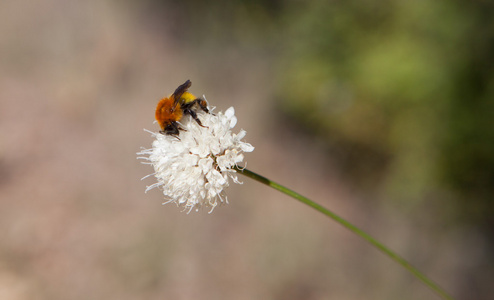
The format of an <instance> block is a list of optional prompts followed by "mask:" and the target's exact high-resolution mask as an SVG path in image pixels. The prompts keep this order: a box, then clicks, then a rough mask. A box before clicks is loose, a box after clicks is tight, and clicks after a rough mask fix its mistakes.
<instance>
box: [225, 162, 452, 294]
mask: <svg viewBox="0 0 494 300" xmlns="http://www.w3.org/2000/svg"><path fill="white" fill-rule="evenodd" d="M234 169H235V170H236V171H237V172H239V173H241V174H243V175H245V176H247V177H250V178H252V179H254V180H257V181H259V182H261V183H264V184H265V185H268V186H270V187H272V188H274V189H276V190H278V191H280V192H282V193H285V194H287V195H288V196H291V197H293V198H295V199H297V200H299V201H300V202H302V203H305V204H307V205H308V206H310V207H312V208H314V209H315V210H317V211H319V212H321V213H323V214H325V215H326V216H328V217H329V218H331V219H333V220H334V221H336V222H338V223H339V224H340V225H342V226H343V227H345V228H347V229H349V230H350V231H352V232H353V233H355V234H356V235H358V236H360V237H361V238H363V239H365V240H366V241H367V242H369V243H370V244H371V245H372V246H374V247H376V248H377V249H379V250H380V251H381V252H383V253H384V254H385V255H387V256H388V257H389V258H391V259H392V260H394V261H395V262H396V263H398V264H400V265H401V266H402V267H404V268H405V269H407V270H408V271H409V272H410V273H412V274H413V275H414V276H415V277H417V278H418V279H420V280H421V281H422V282H423V283H424V284H425V285H427V286H428V287H429V288H431V289H432V290H433V291H434V292H436V293H437V294H438V295H439V296H441V297H442V298H443V299H447V300H453V297H452V296H450V295H449V294H448V293H447V292H446V291H445V290H444V289H442V288H441V287H440V286H439V285H438V284H437V283H434V282H433V281H432V280H431V279H429V278H428V277H427V276H425V275H424V274H422V272H420V271H419V270H418V269H416V268H415V267H413V266H412V265H411V264H410V263H409V262H408V261H406V260H405V259H404V258H402V257H401V256H399V255H398V254H396V253H394V252H393V251H391V250H390V249H388V248H387V247H386V246H384V245H383V244H381V243H379V242H378V241H377V240H375V239H374V238H373V237H371V236H370V235H369V234H367V233H365V232H364V231H362V230H361V229H359V228H358V227H356V226H355V225H353V224H352V223H350V222H348V221H347V220H345V219H343V218H342V217H340V216H338V215H337V214H335V213H334V212H332V211H330V210H329V209H327V208H325V207H323V206H321V205H319V204H317V203H315V202H313V201H312V200H310V199H308V198H306V197H304V196H302V195H300V194H298V193H296V192H294V191H292V190H290V189H288V188H286V187H284V186H282V185H280V184H278V183H276V182H273V181H271V180H269V179H267V178H266V177H263V176H261V175H259V174H256V173H254V172H252V171H249V170H247V169H245V168H241V167H235V168H234Z"/></svg>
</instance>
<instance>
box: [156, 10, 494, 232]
mask: <svg viewBox="0 0 494 300" xmlns="http://www.w3.org/2000/svg"><path fill="white" fill-rule="evenodd" d="M147 3H148V5H149V6H148V8H149V10H148V12H151V14H153V13H155V14H160V13H162V14H163V15H162V16H160V17H161V18H167V19H169V18H172V20H173V22H172V23H173V24H175V25H174V26H172V27H169V28H167V30H168V31H170V32H171V33H172V34H173V35H174V36H175V37H177V40H178V41H180V40H183V41H184V43H188V44H193V45H195V46H196V47H195V48H194V47H193V49H196V51H198V52H200V53H201V55H202V57H204V58H205V59H207V58H208V57H210V58H211V60H213V61H214V60H217V59H224V58H222V57H225V53H227V52H228V51H231V50H232V49H241V50H240V51H242V52H243V53H254V54H255V55H257V54H259V55H260V56H259V57H262V58H263V59H266V63H272V62H273V60H274V65H275V66H276V69H275V70H274V71H273V74H274V75H275V76H274V78H273V89H274V90H275V99H276V101H272V102H271V103H272V106H273V110H279V111H280V112H281V113H282V117H283V118H284V119H285V120H287V122H286V124H285V125H286V126H285V127H289V128H290V129H293V130H295V131H296V130H299V131H300V133H303V134H312V135H313V136H314V137H315V138H316V139H317V141H319V142H318V143H317V145H318V146H320V145H321V143H320V141H323V144H325V145H326V146H325V147H326V148H327V149H328V153H329V154H330V155H332V156H334V157H335V160H336V161H338V162H339V163H340V167H341V170H342V171H343V172H344V173H346V174H347V175H348V176H349V178H350V179H351V181H352V182H355V184H357V185H359V186H360V188H361V189H363V190H364V191H368V192H374V193H377V195H379V196H380V197H379V198H384V199H390V200H391V201H393V202H396V203H399V205H400V206H403V207H407V208H413V207H416V206H418V205H419V206H424V205H430V201H429V199H435V200H439V201H440V203H445V204H446V205H447V208H444V210H445V211H446V212H445V214H449V217H451V218H454V219H456V220H459V219H463V220H464V221H472V222H475V223H480V224H483V225H486V224H487V225H489V226H490V225H493V226H494V218H493V217H491V216H493V215H494V204H493V202H494V126H493V124H494V122H493V119H494V5H493V4H491V2H490V1H459V0H457V1H447V0H436V1H425V0H419V1H392V0H384V1H376V0H348V1H337V0H334V1H327V0H310V1H279V0H269V1H265V0H264V1H263V0H256V1H243V0H233V1H226V0H214V1H207V2H204V1H198V0H185V1H176V0H169V1H163V0H162V1H159V0H154V1H153V0H150V1H149V2H147ZM163 7H165V8H166V9H162V8H163ZM219 49H220V50H219ZM215 57H219V58H215ZM238 76H240V77H241V75H238ZM309 146H310V145H309ZM312 146H314V145H312ZM436 202H437V201H436Z"/></svg>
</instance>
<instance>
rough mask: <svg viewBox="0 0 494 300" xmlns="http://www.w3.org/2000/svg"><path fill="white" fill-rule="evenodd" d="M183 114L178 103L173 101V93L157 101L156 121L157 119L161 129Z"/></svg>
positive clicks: (177, 119)
mask: <svg viewBox="0 0 494 300" xmlns="http://www.w3.org/2000/svg"><path fill="white" fill-rule="evenodd" d="M183 114H184V113H183V111H182V110H181V109H180V103H178V102H176V101H175V98H174V97H173V95H171V96H170V97H168V98H163V99H161V100H160V102H158V106H156V114H155V117H156V121H158V124H159V125H160V127H161V130H163V131H164V130H165V128H166V126H167V125H168V124H171V123H172V122H177V121H180V119H182V116H183Z"/></svg>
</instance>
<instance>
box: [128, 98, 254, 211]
mask: <svg viewBox="0 0 494 300" xmlns="http://www.w3.org/2000/svg"><path fill="white" fill-rule="evenodd" d="M198 116H199V119H200V120H201V122H202V124H203V125H204V126H205V127H201V126H199V125H198V124H197V122H196V121H194V120H193V119H192V118H191V117H189V116H187V117H185V118H183V120H182V122H183V124H181V126H182V127H183V128H185V129H186V130H180V134H179V139H178V138H177V137H175V136H172V135H164V134H161V133H153V132H151V133H152V134H153V136H154V137H155V138H156V140H154V142H153V148H152V149H144V150H142V151H141V152H139V153H137V154H138V155H145V156H141V157H139V158H142V159H145V160H147V161H149V164H151V165H153V167H154V171H155V173H153V174H151V175H154V176H155V177H156V179H157V180H158V182H156V183H155V184H153V185H151V186H148V187H147V189H146V192H147V191H148V190H150V189H153V188H155V187H160V188H161V189H162V190H163V194H164V195H165V198H166V199H167V200H169V201H167V202H165V203H169V202H175V203H176V204H177V205H178V206H181V207H183V208H184V209H185V210H188V212H190V211H191V210H192V209H193V208H196V210H199V208H201V207H207V208H210V212H211V211H213V209H214V208H215V207H216V206H217V205H218V204H224V203H228V200H227V197H226V195H225V193H224V189H225V188H226V187H228V182H229V179H230V178H231V179H232V180H233V181H234V182H235V183H240V182H239V181H238V179H237V176H236V171H235V170H234V169H232V168H233V167H235V166H237V164H239V163H241V162H242V161H243V159H244V155H243V153H244V152H252V151H253V150H254V147H253V146H252V145H250V144H248V143H245V142H243V141H242V138H243V137H244V136H245V134H246V132H245V131H244V130H241V131H240V132H239V133H238V134H234V133H233V132H232V128H233V127H235V124H236V123H237V118H236V117H235V111H234V109H233V107H230V108H229V109H227V110H226V112H225V113H224V114H223V113H222V112H219V113H217V114H208V113H199V114H198ZM151 175H148V176H151ZM148 176H146V177H148ZM146 177H145V178H146Z"/></svg>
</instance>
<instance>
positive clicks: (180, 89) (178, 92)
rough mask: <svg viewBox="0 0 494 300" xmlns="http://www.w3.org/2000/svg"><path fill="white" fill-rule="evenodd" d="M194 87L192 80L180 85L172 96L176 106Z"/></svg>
mask: <svg viewBox="0 0 494 300" xmlns="http://www.w3.org/2000/svg"><path fill="white" fill-rule="evenodd" d="M191 85H192V82H190V80H187V81H186V82H185V83H184V84H182V85H180V86H179V87H178V88H177V89H176V90H175V92H173V94H172V96H173V99H175V105H176V104H177V103H178V101H179V100H180V98H181V97H182V95H183V94H184V93H185V92H186V91H187V90H188V89H189V88H190V86H191Z"/></svg>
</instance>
